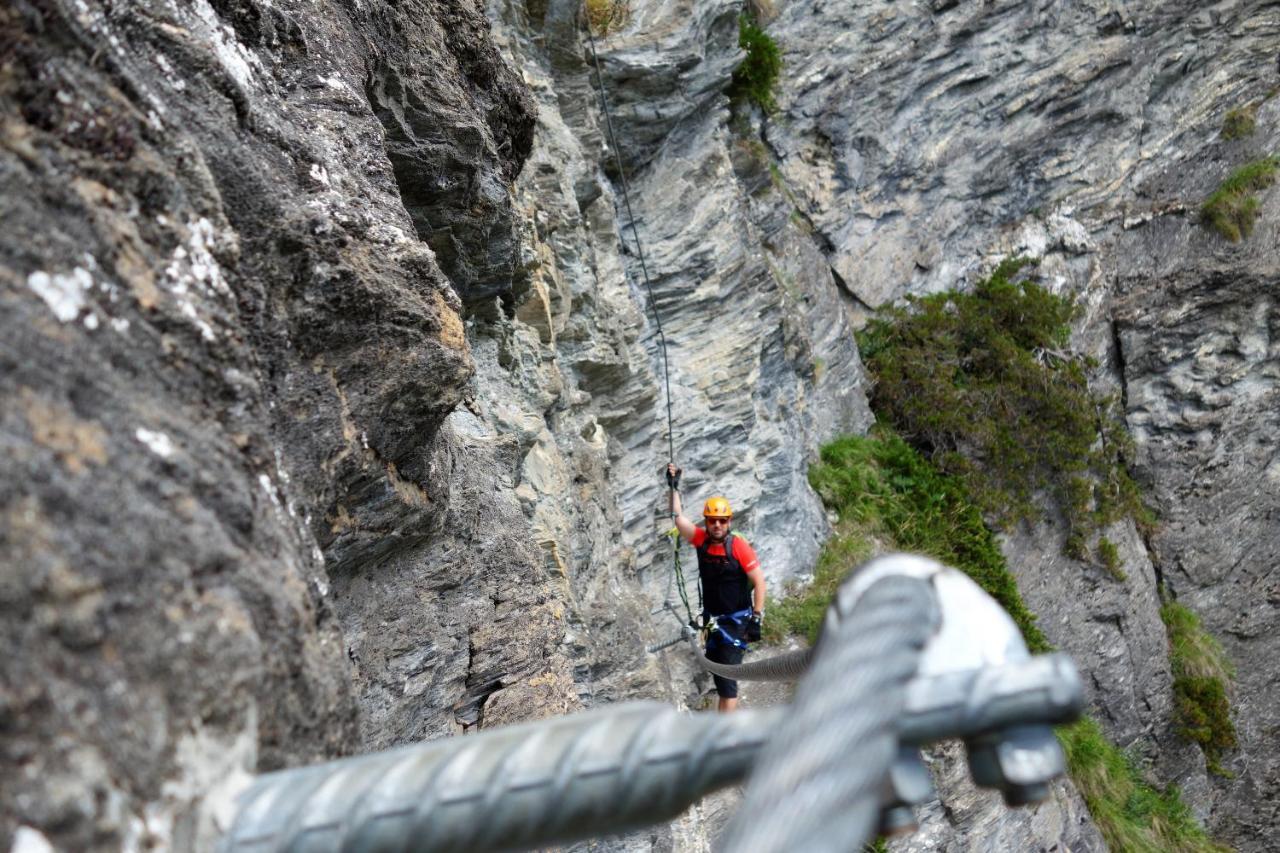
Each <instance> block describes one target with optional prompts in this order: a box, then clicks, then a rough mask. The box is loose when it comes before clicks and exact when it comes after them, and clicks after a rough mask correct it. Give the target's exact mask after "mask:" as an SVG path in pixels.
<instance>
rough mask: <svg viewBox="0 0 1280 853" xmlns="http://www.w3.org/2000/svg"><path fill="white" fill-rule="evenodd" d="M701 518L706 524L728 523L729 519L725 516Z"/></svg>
mask: <svg viewBox="0 0 1280 853" xmlns="http://www.w3.org/2000/svg"><path fill="white" fill-rule="evenodd" d="M703 520H704V521H706V522H707V524H728V523H729V519H727V518H705V519H703Z"/></svg>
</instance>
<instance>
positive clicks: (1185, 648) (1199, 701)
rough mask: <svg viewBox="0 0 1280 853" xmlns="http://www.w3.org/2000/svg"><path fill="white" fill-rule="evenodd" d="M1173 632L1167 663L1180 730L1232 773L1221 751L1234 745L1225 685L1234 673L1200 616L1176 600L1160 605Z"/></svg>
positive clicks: (1213, 766) (1213, 767) (1218, 769)
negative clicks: (1225, 765) (1223, 763)
mask: <svg viewBox="0 0 1280 853" xmlns="http://www.w3.org/2000/svg"><path fill="white" fill-rule="evenodd" d="M1160 618H1161V619H1162V620H1163V621H1164V625H1165V630H1166V631H1167V632H1168V634H1169V664H1170V666H1171V668H1172V669H1173V696H1174V702H1175V704H1176V709H1177V717H1178V726H1179V728H1178V731H1179V732H1180V733H1181V734H1182V735H1183V736H1184V737H1186V738H1187V739H1188V740H1191V741H1194V742H1195V743H1197V744H1199V745H1200V749H1201V750H1202V751H1203V752H1204V756H1205V762H1206V763H1207V764H1208V767H1209V770H1210V771H1211V772H1214V773H1217V774H1218V775H1220V776H1224V775H1228V774H1227V772H1226V771H1225V770H1224V769H1223V767H1222V764H1221V762H1222V757H1223V755H1224V754H1225V753H1226V752H1227V751H1228V750H1231V749H1234V748H1235V747H1236V728H1235V724H1234V723H1232V722H1231V705H1230V702H1229V700H1228V697H1227V685H1228V684H1229V683H1230V682H1231V679H1232V678H1233V677H1234V676H1235V670H1234V668H1233V667H1232V666H1231V662H1230V661H1229V660H1227V656H1226V653H1225V652H1223V650H1222V645H1221V644H1220V643H1219V642H1218V641H1217V640H1216V639H1214V637H1213V636H1212V635H1211V634H1209V632H1207V631H1206V630H1205V629H1204V627H1203V626H1202V625H1201V624H1200V618H1199V617H1198V616H1196V614H1195V613H1193V612H1192V611H1191V610H1190V609H1188V608H1187V607H1186V606H1184V605H1182V604H1179V603H1178V602H1177V601H1172V600H1170V601H1167V602H1165V604H1164V606H1163V607H1161V608H1160Z"/></svg>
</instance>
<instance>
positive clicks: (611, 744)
mask: <svg viewBox="0 0 1280 853" xmlns="http://www.w3.org/2000/svg"><path fill="white" fill-rule="evenodd" d="M932 608H933V599H932V597H931V593H930V590H929V587H928V585H927V584H925V583H924V582H922V581H917V580H912V579H903V578H891V579H888V580H884V581H881V582H879V583H877V584H875V585H874V586H872V587H871V588H870V590H869V591H868V592H867V593H866V594H865V595H863V596H862V597H861V598H860V599H859V600H858V601H857V602H856V603H855V604H854V605H853V606H852V608H851V613H850V615H849V617H848V618H839V619H837V618H833V619H832V620H831V621H830V623H829V625H828V629H827V631H826V632H825V633H824V636H823V638H822V640H821V642H820V644H819V646H818V652H817V655H816V658H815V662H814V664H813V666H812V667H811V668H810V674H809V676H808V677H806V679H805V681H803V682H802V684H801V688H800V690H799V692H798V693H797V696H796V704H794V705H793V706H791V707H790V708H768V709H758V710H749V711H739V712H738V713H736V714H730V715H724V714H696V715H689V714H681V713H678V712H676V711H674V710H673V709H671V708H669V707H667V706H665V705H661V704H659V703H653V702H637V703H630V704H627V705H622V706H617V707H611V708H603V709H599V710H596V711H592V712H588V713H584V714H578V715H575V716H571V717H559V718H555V719H552V720H543V721H541V722H537V723H529V724H525V725H522V726H513V727H510V728H501V729H494V730H492V731H489V732H485V733H483V734H481V735H478V736H473V737H455V738H449V739H447V740H443V741H435V742H431V743H425V744H418V745H414V746H409V747H402V748H400V749H396V750H392V751H389V752H384V753H377V754H374V755H368V756H361V757H358V758H349V759H345V760H343V761H337V762H332V763H330V764H323V765H317V766H312V767H305V768H300V769H296V770H287V771H283V772H279V773H272V774H269V775H266V776H263V777H260V778H259V779H258V780H257V781H256V782H255V783H254V785H253V786H252V787H251V788H250V789H249V790H248V791H246V792H245V794H244V795H242V797H241V799H240V811H239V814H238V815H237V817H236V820H235V822H234V824H233V826H232V828H231V830H230V832H229V833H228V834H227V835H226V837H225V838H224V839H223V841H222V843H221V844H220V846H219V850H221V851H222V853H245V852H246V851H264V850H271V851H289V853H303V851H305V853H337V851H353V852H354V851H361V853H367V852H368V851H398V853H412V851H470V853H474V852H475V851H483V850H509V849H521V848H529V847H537V846H545V845H548V844H557V843H564V842H569V841H574V840H578V839H582V838H587V837H591V836H596V835H603V834H610V833H616V832H622V831H626V830H628V829H633V828H636V827H639V826H643V825H647V824H651V823H657V822H660V821H665V820H670V819H671V818H673V817H675V816H676V815H678V814H679V813H680V812H681V811H683V810H684V809H685V808H686V807H687V806H689V805H690V804H691V803H693V802H694V801H696V800H697V799H698V798H700V797H702V796H704V795H705V794H708V793H710V792H711V791H714V790H716V789H717V788H720V787H723V786H725V785H728V784H731V783H733V782H738V781H741V780H742V779H743V778H745V777H746V775H747V774H748V773H749V772H750V771H751V770H752V769H753V767H754V768H758V769H757V771H756V774H755V776H754V777H753V779H752V782H751V784H750V787H749V789H748V792H747V799H746V801H745V802H744V803H743V806H742V809H741V810H740V811H739V815H740V817H739V818H736V819H735V821H734V823H733V824H732V825H731V828H730V833H731V834H730V835H729V837H728V840H727V842H726V846H727V848H728V849H735V850H737V849H749V850H753V851H755V850H762V851H777V850H790V849H795V848H796V847H798V846H799V843H800V842H803V843H805V844H814V845H816V846H817V848H818V849H819V850H828V849H842V850H843V849H850V850H852V849H854V848H855V847H856V846H857V844H859V843H861V840H865V837H866V836H867V835H868V834H869V833H870V831H871V829H872V828H873V827H874V822H875V815H876V812H877V809H878V804H879V786H880V785H881V783H882V782H883V780H884V777H885V773H886V771H887V769H888V767H889V762H890V761H891V759H892V756H893V750H894V746H895V745H896V740H895V738H894V736H893V722H894V719H895V717H896V715H897V713H898V710H899V709H900V707H901V704H902V703H901V698H902V693H903V683H904V682H905V681H906V679H907V678H908V677H909V676H910V675H911V673H912V672H913V671H914V669H915V660H916V657H917V653H918V649H919V647H920V646H921V644H922V643H923V640H924V637H925V636H926V635H927V634H928V633H929V631H930V630H931V627H932V623H933V620H932V619H931V618H930V615H931V613H933V612H934V611H933V610H932ZM762 663H763V662H762ZM766 739H769V740H770V741H771V742H770V745H769V747H768V749H767V752H764V755H762V751H764V750H765V743H766ZM762 804H763V805H762ZM846 810H847V812H848V814H849V815H852V816H853V817H852V818H851V817H846V816H842V814H841V813H842V812H843V811H846ZM743 815H747V816H749V817H741V816H743ZM833 827H834V828H835V829H836V830H837V831H838V833H839V834H838V835H833V834H831V832H832V828H833ZM809 835H814V836H817V835H820V837H809ZM839 838H843V839H846V840H847V841H848V844H836V843H835V840H836V839H839Z"/></svg>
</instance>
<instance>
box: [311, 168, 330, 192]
mask: <svg viewBox="0 0 1280 853" xmlns="http://www.w3.org/2000/svg"><path fill="white" fill-rule="evenodd" d="M311 179H312V180H313V181H316V182H317V183H321V184H324V185H325V186H326V187H328V186H331V185H330V183H329V170H327V169H326V168H325V167H324V166H321V165H320V164H319V163H312V164H311Z"/></svg>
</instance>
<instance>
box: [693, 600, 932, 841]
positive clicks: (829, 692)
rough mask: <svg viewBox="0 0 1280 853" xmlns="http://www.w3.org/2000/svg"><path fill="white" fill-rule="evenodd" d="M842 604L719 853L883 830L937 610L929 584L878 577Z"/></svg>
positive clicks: (854, 837) (855, 837)
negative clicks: (913, 684) (901, 720)
mask: <svg viewBox="0 0 1280 853" xmlns="http://www.w3.org/2000/svg"><path fill="white" fill-rule="evenodd" d="M840 604H841V602H840V600H839V599H837V602H836V604H835V606H833V607H832V609H831V610H830V611H828V616H827V622H826V624H825V625H824V627H823V633H822V636H821V639H820V640H819V645H818V648H817V649H816V654H815V655H814V660H813V663H812V664H811V666H810V668H809V671H808V673H806V675H805V677H804V680H803V681H801V682H800V684H799V686H798V687H797V689H796V697H795V701H794V703H793V704H792V705H791V713H790V714H789V715H788V717H787V721H786V725H784V726H782V727H781V728H780V729H779V730H778V731H777V732H776V733H775V734H774V736H773V737H772V738H771V739H770V741H769V744H768V746H767V747H766V749H765V751H764V754H763V755H761V757H760V764H759V767H758V768H757V770H756V771H755V772H754V773H753V774H752V776H751V782H750V784H749V785H748V787H747V791H746V796H745V797H744V798H743V802H742V806H741V807H740V808H739V809H738V811H737V813H736V814H735V816H734V818H733V820H732V822H731V823H730V824H729V828H728V830H727V831H726V832H725V834H724V836H723V838H722V840H721V842H720V843H719V844H718V845H717V848H718V849H720V850H750V851H752V853H782V851H790V850H804V851H807V853H821V851H827V850H831V851H836V850H841V851H843V850H857V849H860V847H861V845H862V844H863V843H864V842H866V841H869V840H870V839H871V838H872V836H873V835H874V834H875V830H876V826H877V820H878V817H879V810H880V793H881V791H882V789H883V787H884V782H885V778H886V776H887V774H888V771H889V767H890V765H891V764H892V763H893V761H894V757H895V754H896V753H897V749H898V738H897V734H896V730H895V724H896V722H897V720H898V717H899V716H900V715H901V713H902V710H903V707H904V703H905V697H906V688H907V682H908V681H909V680H910V679H911V677H912V675H914V674H915V672H916V666H917V663H918V661H919V659H920V652H921V650H922V649H923V647H924V645H925V642H926V641H927V640H928V638H929V635H930V634H932V633H933V631H934V630H935V628H936V627H937V624H938V610H937V606H936V602H935V599H934V596H933V593H932V591H931V590H930V587H929V584H928V583H927V582H926V581H924V580H919V579H916V578H910V577H902V576H896V577H888V578H886V579H884V580H880V581H877V582H876V583H875V584H873V585H872V586H871V587H870V588H869V589H867V590H866V592H865V593H863V594H862V595H861V596H860V597H859V598H857V600H856V601H855V602H854V603H853V606H852V607H851V608H850V612H840V609H839V605H840Z"/></svg>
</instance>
